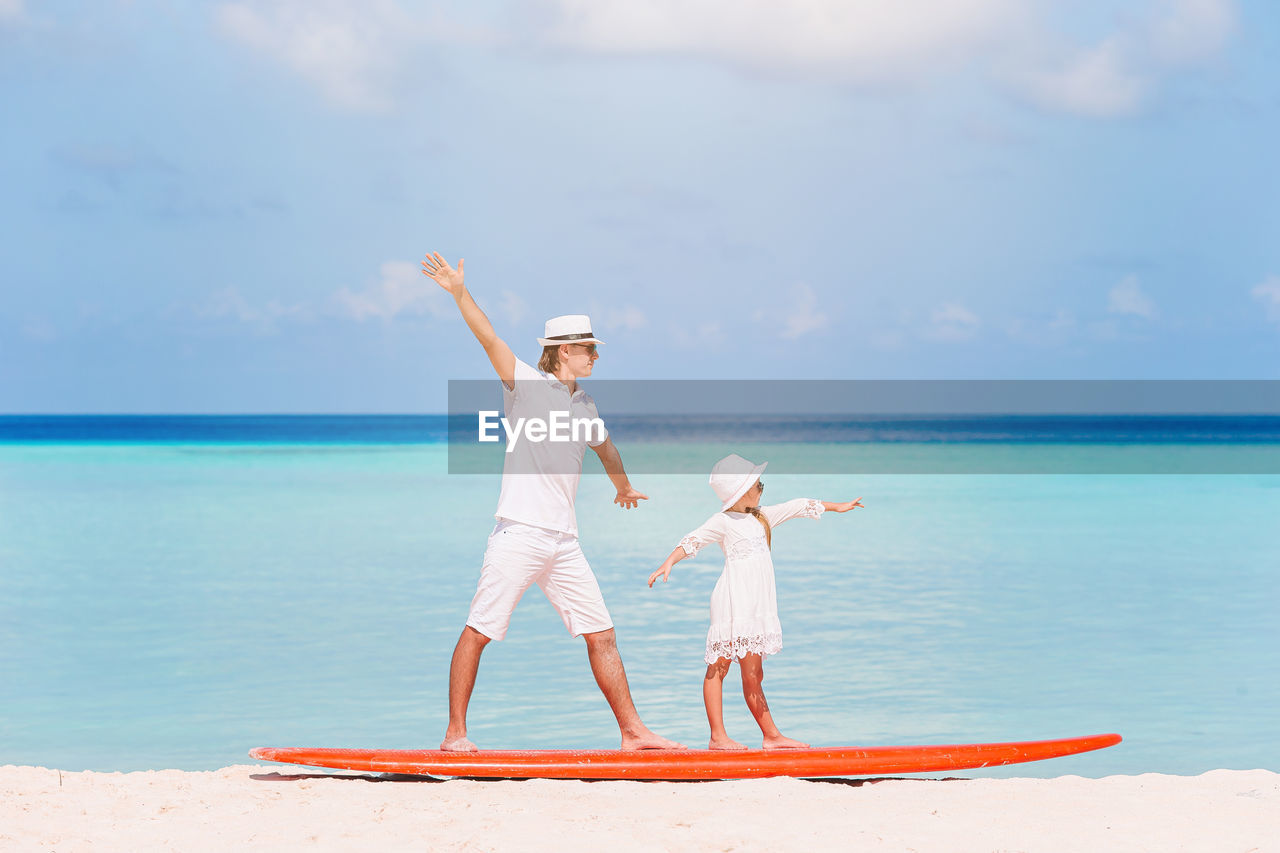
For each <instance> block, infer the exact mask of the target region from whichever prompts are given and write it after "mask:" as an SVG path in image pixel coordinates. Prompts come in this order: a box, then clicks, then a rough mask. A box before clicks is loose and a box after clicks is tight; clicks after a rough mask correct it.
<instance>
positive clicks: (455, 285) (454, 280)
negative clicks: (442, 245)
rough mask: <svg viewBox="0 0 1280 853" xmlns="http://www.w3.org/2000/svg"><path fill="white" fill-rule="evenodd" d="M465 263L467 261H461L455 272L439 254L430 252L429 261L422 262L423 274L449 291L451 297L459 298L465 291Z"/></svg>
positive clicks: (428, 254)
mask: <svg viewBox="0 0 1280 853" xmlns="http://www.w3.org/2000/svg"><path fill="white" fill-rule="evenodd" d="M465 263H466V261H465V260H461V259H460V260H459V261H458V268H457V269H456V270H455V269H454V268H453V267H451V266H449V262H448V261H446V260H445V259H444V258H442V257H440V253H439V252H428V253H427V259H426V260H425V261H423V262H422V274H423V275H425V276H428V277H429V278H431V280H432V281H434V282H435V283H436V284H438V285H440V286H441V287H443V288H444V289H445V290H447V291H449V295H450V296H453V297H454V298H457V296H458V294H460V293H462V290H463V285H462V265H463V264H465Z"/></svg>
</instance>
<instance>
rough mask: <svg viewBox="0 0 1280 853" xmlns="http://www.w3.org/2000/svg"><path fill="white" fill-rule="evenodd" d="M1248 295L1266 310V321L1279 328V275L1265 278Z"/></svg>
mask: <svg viewBox="0 0 1280 853" xmlns="http://www.w3.org/2000/svg"><path fill="white" fill-rule="evenodd" d="M1249 293H1250V294H1251V295H1252V296H1253V298H1254V299H1256V300H1257V301H1258V302H1259V303H1260V304H1261V305H1262V306H1263V307H1264V308H1265V309H1266V311H1267V319H1268V320H1269V321H1271V322H1272V323H1275V324H1276V325H1278V326H1280V275H1271V276H1267V279H1266V280H1265V281H1264V282H1262V284H1259V285H1256V286H1255V287H1254V288H1253V290H1250V291H1249Z"/></svg>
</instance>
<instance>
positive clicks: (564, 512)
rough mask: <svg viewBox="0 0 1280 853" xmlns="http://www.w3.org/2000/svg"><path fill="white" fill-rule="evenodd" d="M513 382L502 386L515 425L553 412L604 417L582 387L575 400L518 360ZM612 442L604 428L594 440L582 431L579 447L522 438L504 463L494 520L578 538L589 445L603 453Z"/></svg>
mask: <svg viewBox="0 0 1280 853" xmlns="http://www.w3.org/2000/svg"><path fill="white" fill-rule="evenodd" d="M514 379H515V382H514V385H515V387H514V388H508V387H507V386H506V383H503V384H502V404H503V409H504V413H505V414H506V417H507V420H508V421H509V422H510V423H512V424H513V425H514V424H515V423H516V422H517V421H518V420H519V419H520V418H525V419H528V418H541V419H543V420H544V421H545V420H548V419H549V417H550V413H551V412H568V413H569V414H568V417H569V418H570V419H574V420H578V419H587V420H589V419H592V418H599V417H600V415H599V413H598V412H597V410H596V404H595V401H594V400H592V399H591V396H590V395H589V394H587V392H586V391H583V390H582V386H581V385H579V386H578V389H577V390H576V391H574V392H573V393H572V394H570V393H569V388H568V387H567V386H566V385H565V384H564V383H563V382H561V381H560V380H559V379H556V378H555V377H554V376H552V375H551V374H550V373H543V372H541V371H540V370H537V369H536V368H534V367H532V366H530V365H528V364H525V363H524V362H523V361H521V360H520V359H518V358H517V359H516V368H515V377H514ZM608 437H609V433H608V431H607V430H605V429H603V427H601V429H600V430H598V431H593V432H591V434H588V431H587V430H585V429H583V430H580V431H579V435H578V439H579V440H577V441H550V440H545V441H540V442H539V441H530V440H528V439H527V438H525V437H524V436H520V437H519V438H518V440H517V441H516V443H515V447H514V448H512V450H511V452H510V453H507V454H506V455H505V457H504V460H503V465H502V492H501V494H500V495H499V496H498V509H497V511H496V512H494V517H495V518H498V519H504V518H505V519H508V520H510V521H519V522H523V523H524V524H532V525H534V526H535V527H542V528H546V529H547V530H558V531H560V532H561V533H568V534H570V535H572V536H577V535H578V518H577V515H576V514H575V512H574V509H573V502H574V498H575V497H577V494H578V480H579V479H580V478H581V476H582V458H583V454H585V453H586V449H587V446H588V445H590V446H591V447H598V446H599V445H601V444H603V443H604V442H605V441H606V440H607V439H608ZM509 442H510V437H508V443H509Z"/></svg>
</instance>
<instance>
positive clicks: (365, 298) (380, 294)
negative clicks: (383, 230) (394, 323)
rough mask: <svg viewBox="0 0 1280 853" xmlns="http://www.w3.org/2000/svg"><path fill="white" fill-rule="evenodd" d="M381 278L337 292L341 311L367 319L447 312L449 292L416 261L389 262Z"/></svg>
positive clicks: (381, 271)
mask: <svg viewBox="0 0 1280 853" xmlns="http://www.w3.org/2000/svg"><path fill="white" fill-rule="evenodd" d="M379 272H380V277H379V279H378V281H377V282H376V283H374V284H371V285H370V286H369V287H367V288H365V289H364V290H360V291H353V290H350V289H349V288H346V287H344V288H342V289H341V290H339V291H338V292H337V293H335V294H334V295H333V298H334V301H335V303H336V304H337V306H338V309H339V311H340V312H341V313H342V314H345V315H346V316H348V317H352V318H354V319H356V320H359V321H361V322H364V321H365V320H367V319H369V318H371V317H379V318H381V319H383V320H390V319H392V318H394V317H397V316H399V315H401V314H431V315H439V314H442V313H444V311H445V309H446V307H447V300H448V299H449V297H448V294H446V293H445V292H444V290H442V289H441V287H440V285H438V284H436V283H435V282H434V281H432V280H431V279H429V278H427V277H426V276H424V275H423V274H422V270H421V268H420V267H419V266H418V265H417V264H415V263H413V262H412V261H387V262H386V263H384V264H383V265H382V266H381V267H380V268H379Z"/></svg>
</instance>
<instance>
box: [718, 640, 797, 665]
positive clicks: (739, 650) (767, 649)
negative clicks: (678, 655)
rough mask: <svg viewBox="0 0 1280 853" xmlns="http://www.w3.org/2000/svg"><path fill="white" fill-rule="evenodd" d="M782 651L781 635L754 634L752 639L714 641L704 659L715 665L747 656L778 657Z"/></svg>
mask: <svg viewBox="0 0 1280 853" xmlns="http://www.w3.org/2000/svg"><path fill="white" fill-rule="evenodd" d="M780 651H782V635H781V634H773V633H766V634H753V635H752V636H750V637H733V638H732V639H728V640H714V641H711V642H708V643H707V653H706V655H705V656H704V657H703V660H704V661H705V662H706V663H709V664H711V663H715V662H716V661H718V660H720V658H728V659H729V660H737V659H740V658H744V657H746V656H747V655H760V656H761V657H765V656H767V655H776V654H777V653H778V652H780Z"/></svg>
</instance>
